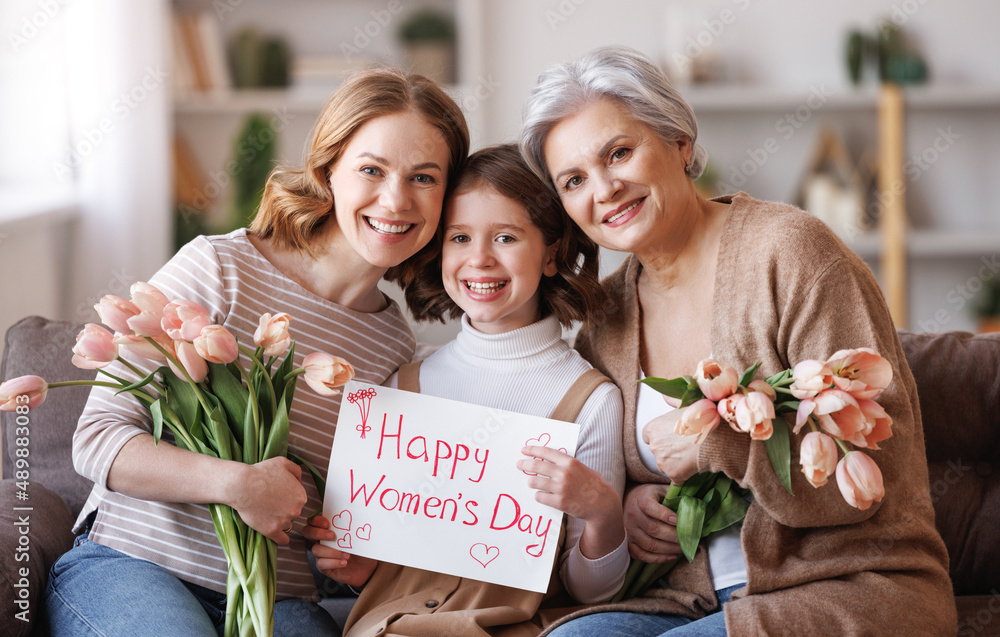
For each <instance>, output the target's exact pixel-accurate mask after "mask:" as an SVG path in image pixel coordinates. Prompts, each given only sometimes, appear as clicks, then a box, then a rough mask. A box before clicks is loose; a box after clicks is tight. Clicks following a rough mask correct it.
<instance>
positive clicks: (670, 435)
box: [642, 407, 698, 484]
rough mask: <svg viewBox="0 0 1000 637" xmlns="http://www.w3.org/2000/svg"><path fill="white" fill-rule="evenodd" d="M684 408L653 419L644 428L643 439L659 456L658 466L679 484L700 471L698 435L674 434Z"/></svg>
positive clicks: (654, 453) (657, 458)
mask: <svg viewBox="0 0 1000 637" xmlns="http://www.w3.org/2000/svg"><path fill="white" fill-rule="evenodd" d="M684 409H687V408H686V407H685V408H684ZM684 409H675V410H673V411H671V412H669V413H666V414H664V415H662V416H658V417H656V418H653V419H652V420H650V421H649V423H647V424H646V426H645V427H643V429H642V439H643V440H644V441H645V442H646V444H648V445H649V449H650V451H652V452H653V455H654V456H655V457H656V466H657V468H658V469H659V470H660V471H662V472H663V474H664V475H666V476H667V477H668V478H670V481H671V482H674V483H676V484H683V483H684V481H686V480H687V479H688V478H690V477H691V476H693V475H694V474H696V473H698V445H697V444H696V442H695V436H680V435H677V434H676V433H674V430H675V429H676V427H677V422H678V421H680V419H681V415H682V414H683V413H684Z"/></svg>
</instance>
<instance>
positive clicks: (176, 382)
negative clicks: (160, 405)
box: [163, 374, 201, 429]
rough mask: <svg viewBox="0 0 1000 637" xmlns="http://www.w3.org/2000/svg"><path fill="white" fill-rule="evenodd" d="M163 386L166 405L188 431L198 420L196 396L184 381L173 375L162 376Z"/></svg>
mask: <svg viewBox="0 0 1000 637" xmlns="http://www.w3.org/2000/svg"><path fill="white" fill-rule="evenodd" d="M163 384H164V385H166V398H167V403H169V404H170V406H171V407H172V408H173V410H174V411H175V412H176V413H177V416H178V417H179V418H180V419H181V422H182V423H184V426H186V427H188V429H190V428H191V425H192V424H194V422H195V421H196V420H197V419H198V411H199V410H200V409H201V403H199V402H198V394H196V393H195V391H194V388H193V387H191V385H190V384H189V383H188V382H187V381H186V380H182V379H180V378H177V376H175V375H173V374H164V375H163Z"/></svg>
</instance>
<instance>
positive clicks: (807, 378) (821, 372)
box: [788, 360, 833, 400]
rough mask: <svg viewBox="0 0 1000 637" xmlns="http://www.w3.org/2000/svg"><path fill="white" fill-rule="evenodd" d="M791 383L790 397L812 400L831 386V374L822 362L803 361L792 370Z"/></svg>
mask: <svg viewBox="0 0 1000 637" xmlns="http://www.w3.org/2000/svg"><path fill="white" fill-rule="evenodd" d="M792 379H793V382H792V384H791V386H789V388H788V389H789V390H791V392H792V395H793V396H795V397H796V398H798V399H799V400H802V399H803V398H813V397H814V396H816V394H818V393H820V392H821V391H823V390H824V389H829V387H830V386H831V385H833V372H831V371H830V368H829V367H828V366H827V364H826V363H824V362H822V361H813V360H805V361H802V362H800V363H798V364H797V365H795V367H793V368H792Z"/></svg>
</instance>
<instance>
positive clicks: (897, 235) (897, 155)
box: [878, 84, 907, 329]
mask: <svg viewBox="0 0 1000 637" xmlns="http://www.w3.org/2000/svg"><path fill="white" fill-rule="evenodd" d="M903 117H904V113H903V92H902V90H901V89H900V88H899V87H898V86H896V85H893V84H883V85H882V89H881V92H880V93H879V102H878V154H879V171H878V188H879V201H882V202H884V205H883V207H882V215H881V217H880V218H879V220H878V223H879V229H880V231H881V233H882V257H881V261H880V268H881V274H882V281H883V286H884V288H885V296H886V302H887V303H888V304H889V313H890V314H891V315H892V319H893V321H894V322H895V324H896V328H897V329H906V321H907V311H906V310H907V301H906V179H905V176H904V175H903V162H904V161H905V155H906V153H905V149H904V145H905V131H904V122H903Z"/></svg>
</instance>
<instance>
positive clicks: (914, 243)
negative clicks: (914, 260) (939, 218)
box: [846, 230, 1000, 259]
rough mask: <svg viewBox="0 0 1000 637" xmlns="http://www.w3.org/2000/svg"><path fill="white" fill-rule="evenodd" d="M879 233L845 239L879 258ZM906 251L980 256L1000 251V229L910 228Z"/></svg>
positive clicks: (865, 255)
mask: <svg viewBox="0 0 1000 637" xmlns="http://www.w3.org/2000/svg"><path fill="white" fill-rule="evenodd" d="M881 242H882V237H881V236H880V235H879V233H878V232H871V233H868V234H863V235H859V236H857V237H853V238H850V239H847V240H846V243H847V245H848V246H849V247H850V248H851V249H852V250H854V251H855V252H856V253H857V254H858V255H859V256H861V257H863V258H876V257H878V255H879V254H880V253H881V251H882V243H881ZM906 252H907V254H908V255H909V256H910V257H922V258H939V259H947V258H979V257H982V256H987V255H992V254H996V253H997V252H1000V230H983V231H975V230H910V231H909V232H908V233H907V235H906Z"/></svg>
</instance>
